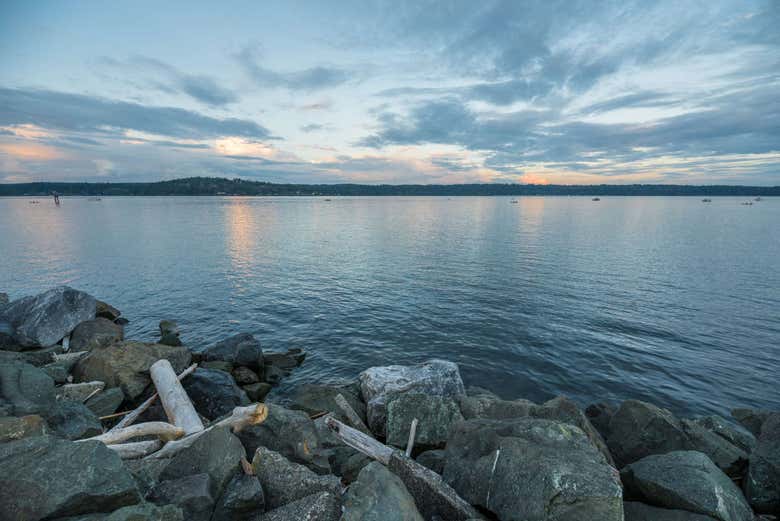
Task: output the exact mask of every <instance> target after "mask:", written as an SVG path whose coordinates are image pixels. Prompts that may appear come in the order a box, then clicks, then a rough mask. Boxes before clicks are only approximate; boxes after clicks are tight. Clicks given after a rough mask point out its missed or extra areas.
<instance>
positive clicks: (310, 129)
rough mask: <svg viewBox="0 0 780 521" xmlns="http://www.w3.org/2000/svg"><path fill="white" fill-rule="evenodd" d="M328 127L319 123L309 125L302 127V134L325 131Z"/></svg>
mask: <svg viewBox="0 0 780 521" xmlns="http://www.w3.org/2000/svg"><path fill="white" fill-rule="evenodd" d="M326 128H327V126H325V125H320V124H319V123H309V124H308V125H303V126H302V127H301V132H307V133H308V132H317V131H320V130H325V129H326Z"/></svg>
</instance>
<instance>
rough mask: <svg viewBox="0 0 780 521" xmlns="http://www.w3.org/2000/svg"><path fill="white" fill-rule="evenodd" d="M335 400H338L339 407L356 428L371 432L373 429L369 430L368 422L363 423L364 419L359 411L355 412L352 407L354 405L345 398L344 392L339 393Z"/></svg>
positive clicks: (367, 432)
mask: <svg viewBox="0 0 780 521" xmlns="http://www.w3.org/2000/svg"><path fill="white" fill-rule="evenodd" d="M334 401H335V402H336V405H338V406H339V409H341V411H342V412H343V413H344V416H346V417H347V419H348V420H349V423H351V424H352V426H353V427H354V428H356V429H357V430H359V431H360V432H363V433H366V434H370V433H371V431H370V430H368V427H366V424H365V423H363V420H361V419H360V416H359V415H358V413H357V412H355V409H353V408H352V406H351V405H350V404H349V402H347V399H346V398H344V395H343V394H337V395H336V397H335V398H334Z"/></svg>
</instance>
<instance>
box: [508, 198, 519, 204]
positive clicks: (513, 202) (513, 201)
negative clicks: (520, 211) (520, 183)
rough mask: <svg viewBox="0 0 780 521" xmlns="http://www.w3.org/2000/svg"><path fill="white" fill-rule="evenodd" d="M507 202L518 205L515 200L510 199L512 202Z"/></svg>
mask: <svg viewBox="0 0 780 521" xmlns="http://www.w3.org/2000/svg"><path fill="white" fill-rule="evenodd" d="M509 202H510V203H512V204H517V203H518V201H517V199H512V200H511V201H509Z"/></svg>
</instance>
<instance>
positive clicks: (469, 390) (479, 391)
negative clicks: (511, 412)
mask: <svg viewBox="0 0 780 521" xmlns="http://www.w3.org/2000/svg"><path fill="white" fill-rule="evenodd" d="M466 396H485V397H487V398H491V399H493V400H500V399H501V397H500V396H498V395H497V394H496V393H494V392H493V391H491V390H490V389H485V388H484V387H479V386H477V385H469V386H468V387H466Z"/></svg>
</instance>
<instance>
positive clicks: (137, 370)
mask: <svg viewBox="0 0 780 521" xmlns="http://www.w3.org/2000/svg"><path fill="white" fill-rule="evenodd" d="M161 358H165V359H167V360H168V361H169V362H171V365H172V366H173V369H174V371H176V372H177V373H180V372H181V371H183V370H184V369H185V368H186V367H187V366H188V365H189V363H190V360H191V356H190V352H189V351H188V350H187V348H185V347H174V346H166V345H161V344H146V343H143V342H134V341H125V342H118V343H116V344H112V345H110V346H108V347H101V348H97V349H94V350H92V351H91V352H90V353H89V354H88V355H87V356H86V357H84V358H82V359H81V360H79V362H78V363H77V364H76V367H75V369H74V371H73V373H74V377H75V379H76V381H79V382H89V381H94V380H98V381H101V382H105V383H106V387H107V388H111V387H120V388H121V389H122V391H123V392H124V393H125V397H126V398H127V399H129V400H135V399H136V398H138V397H139V396H140V395H141V393H143V392H144V389H146V387H147V386H148V385H149V384H151V378H150V377H149V367H151V365H152V364H153V363H155V362H156V361H157V360H160V359H161ZM190 378H192V376H190V377H188V378H187V380H189V379H190Z"/></svg>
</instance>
